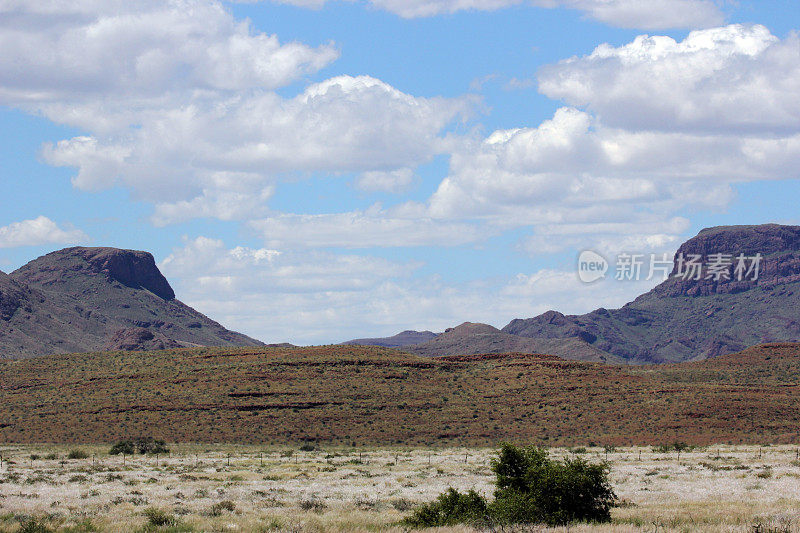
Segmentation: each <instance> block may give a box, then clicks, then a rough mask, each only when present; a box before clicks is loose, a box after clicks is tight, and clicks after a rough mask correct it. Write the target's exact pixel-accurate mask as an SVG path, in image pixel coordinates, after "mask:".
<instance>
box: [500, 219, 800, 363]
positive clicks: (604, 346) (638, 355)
mask: <svg viewBox="0 0 800 533" xmlns="http://www.w3.org/2000/svg"><path fill="white" fill-rule="evenodd" d="M716 254H725V257H727V258H730V259H731V264H729V265H725V264H724V263H725V262H723V266H724V268H723V270H724V272H725V274H724V275H723V276H721V277H719V279H715V278H716V277H717V276H716V275H715V272H714V269H713V268H711V267H710V265H712V264H713V263H714V262H718V259H719V256H717V255H716ZM740 254H741V255H743V256H745V257H746V258H750V257H755V256H756V255H757V254H760V255H761V257H762V259H761V261H760V263H758V267H759V268H758V275H757V276H755V275H754V273H752V274H751V275H749V276H747V275H745V276H741V275H737V271H736V268H737V266H738V261H737V258H738V257H739V256H740ZM693 256H696V257H697V258H698V259H697V260H696V261H695V263H699V264H700V265H703V266H702V268H701V269H700V272H699V279H694V278H696V277H697V276H696V275H694V274H695V273H694V272H693V271H691V269H689V268H688V267H687V265H688V262H689V261H688V259H689V258H692V257H693ZM756 262H757V261H753V260H749V262H746V263H745V266H746V267H747V268H749V267H750V266H752V265H753V263H756ZM718 263H719V262H718ZM687 271H688V272H690V273H692V274H693V275H692V276H690V279H684V278H685V276H682V274H683V273H685V272H687ZM738 274H747V272H746V271H744V270H743V271H742V272H739V273H738ZM740 278H741V279H740ZM502 331H503V332H504V333H507V334H511V335H515V336H520V337H525V338H532V339H540V340H541V339H551V340H554V339H555V340H559V339H560V340H567V339H576V338H577V339H582V340H584V341H585V342H587V343H588V344H589V345H591V346H592V347H593V348H595V349H597V350H599V351H602V352H605V353H608V354H611V355H614V356H618V357H620V358H622V359H624V360H626V361H628V362H630V363H668V362H678V361H691V360H702V359H706V358H709V357H716V356H719V355H723V354H727V353H733V352H737V351H739V350H742V349H743V348H745V347H747V346H753V345H756V344H761V343H765V342H778V341H798V340H800V226H782V225H777V224H767V225H760V226H721V227H715V228H708V229H704V230H703V231H701V232H700V233H699V234H698V235H697V236H696V237H694V238H692V239H690V240H689V241H687V242H685V243H684V244H683V245H681V247H680V248H679V249H678V251H677V253H676V254H675V261H674V267H673V269H672V272H671V275H670V278H669V279H668V280H667V281H665V282H664V283H662V284H660V285H658V286H657V287H655V288H654V289H653V290H651V291H649V292H648V293H646V294H643V295H641V296H639V297H638V298H636V299H635V300H634V301H633V302H630V303H628V304H627V305H625V306H623V307H622V308H620V309H611V310H609V309H603V308H601V309H597V310H595V311H592V312H591V313H587V314H585V315H563V314H561V313H558V312H555V311H548V312H547V313H544V314H542V315H539V316H537V317H533V318H528V319H517V320H512V321H511V322H510V323H509V324H508V325H506V326H505V327H504V328H503V329H502ZM567 352H568V350H567V348H566V347H565V348H555V349H553V350H550V351H549V352H548V353H552V354H554V355H563V356H565V357H566V356H568V355H569V354H568V353H567Z"/></svg>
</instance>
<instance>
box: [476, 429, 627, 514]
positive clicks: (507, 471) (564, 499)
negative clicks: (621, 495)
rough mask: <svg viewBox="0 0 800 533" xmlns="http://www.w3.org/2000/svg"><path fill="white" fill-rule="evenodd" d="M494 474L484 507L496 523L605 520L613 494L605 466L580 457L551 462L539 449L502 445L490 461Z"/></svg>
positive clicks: (612, 500)
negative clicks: (492, 495)
mask: <svg viewBox="0 0 800 533" xmlns="http://www.w3.org/2000/svg"><path fill="white" fill-rule="evenodd" d="M492 470H494V472H495V475H496V476H497V490H496V491H495V501H494V502H492V505H491V508H490V511H491V513H490V514H491V515H492V516H493V518H494V519H495V520H497V521H498V522H502V523H540V522H544V523H546V524H548V525H550V526H555V525H563V524H569V523H571V522H608V521H609V520H611V508H612V507H613V506H614V503H615V501H616V495H615V494H614V491H613V490H612V488H611V485H610V483H609V481H608V467H607V466H606V465H604V464H590V463H589V462H588V461H586V460H585V459H583V458H580V457H577V458H567V459H564V460H563V461H553V460H551V459H549V458H548V456H547V451H546V450H544V449H542V448H536V447H527V448H518V447H516V446H513V445H511V444H503V445H502V447H501V450H500V455H499V458H498V459H496V460H495V461H494V462H493V463H492Z"/></svg>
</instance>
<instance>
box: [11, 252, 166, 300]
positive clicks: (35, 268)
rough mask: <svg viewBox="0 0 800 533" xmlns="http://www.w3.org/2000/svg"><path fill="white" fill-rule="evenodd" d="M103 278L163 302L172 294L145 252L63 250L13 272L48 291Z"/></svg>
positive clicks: (164, 279) (19, 278)
mask: <svg viewBox="0 0 800 533" xmlns="http://www.w3.org/2000/svg"><path fill="white" fill-rule="evenodd" d="M86 275H90V276H105V277H106V278H107V279H108V281H111V282H114V281H116V282H118V283H120V284H122V285H125V286H126V287H130V288H133V289H145V290H147V291H150V292H151V293H153V294H155V295H156V296H158V297H159V298H162V299H163V300H173V299H175V292H174V291H173V290H172V287H170V285H169V282H168V281H167V279H166V278H165V277H164V275H163V274H162V273H161V271H160V270H159V269H158V267H157V266H156V262H155V259H153V256H152V254H150V253H148V252H141V251H136V250H121V249H118V248H84V247H74V248H65V249H63V250H59V251H57V252H52V253H49V254H47V255H45V256H42V257H40V258H38V259H36V260H34V261H31V262H30V263H28V264H27V265H25V266H24V267H22V268H20V269H19V270H17V271H15V272H14V273H13V274H12V276H13V277H14V279H16V280H17V281H20V282H22V283H26V284H28V285H31V286H38V287H41V288H42V289H45V290H47V289H48V288H51V289H55V288H56V287H55V286H56V285H59V284H69V282H70V281H71V280H72V279H74V278H76V277H85V276H86Z"/></svg>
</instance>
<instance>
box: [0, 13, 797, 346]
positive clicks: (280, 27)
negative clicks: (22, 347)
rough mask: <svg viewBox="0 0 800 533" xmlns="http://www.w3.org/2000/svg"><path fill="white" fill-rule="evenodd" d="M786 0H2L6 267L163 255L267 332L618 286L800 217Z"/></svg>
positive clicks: (793, 46)
mask: <svg viewBox="0 0 800 533" xmlns="http://www.w3.org/2000/svg"><path fill="white" fill-rule="evenodd" d="M798 30H800V5H799V4H798V3H797V1H796V0H758V1H756V0H737V1H714V0H647V1H645V0H271V1H270V0H262V1H256V0H254V1H249V2H217V1H211V0H174V1H157V0H140V1H137V2H127V1H122V0H71V1H60V0H38V1H36V2H30V1H28V0H0V139H1V140H2V142H0V270H2V271H4V272H11V271H13V270H14V269H16V268H18V267H20V266H22V265H23V264H25V263H27V262H28V261H30V260H32V259H34V258H36V257H38V256H40V255H43V254H45V253H48V252H50V251H53V250H56V249H60V248H63V247H66V246H74V245H81V246H114V247H120V248H130V249H139V250H147V251H150V252H151V253H153V255H154V256H155V258H156V261H157V263H158V265H159V267H160V268H161V270H162V271H163V273H164V274H165V275H166V276H167V278H168V279H169V280H170V282H171V284H172V285H173V287H174V289H175V292H176V294H177V296H178V298H179V299H181V300H182V301H184V302H186V303H187V304H189V305H191V306H193V307H195V308H196V309H198V310H200V311H201V312H203V313H205V314H207V315H209V316H210V317H212V318H214V319H215V320H218V321H219V322H221V323H222V324H223V325H225V326H226V327H229V328H231V329H235V330H238V331H241V332H243V333H246V334H248V335H251V336H253V337H256V338H258V339H260V340H262V341H265V342H284V341H288V342H293V343H297V344H326V343H334V342H341V341H344V340H347V339H350V338H356V337H365V336H384V335H392V334H394V333H397V332H399V331H402V330H405V329H417V330H423V329H427V330H433V331H442V330H443V329H445V328H447V327H452V326H455V325H458V324H460V323H461V322H464V321H473V322H486V323H489V324H492V325H495V326H497V327H502V326H503V325H505V324H506V323H508V322H509V321H510V320H511V319H513V318H526V317H531V316H535V315H538V314H540V313H542V312H544V311H546V310H549V309H556V310H559V311H562V312H565V313H583V312H588V311H590V310H592V309H595V308H598V307H606V308H613V307H619V306H621V305H623V304H624V303H626V302H627V301H630V300H631V299H633V298H634V297H635V296H636V295H638V294H640V293H641V292H644V291H646V290H648V289H649V288H651V287H652V286H654V285H655V284H656V283H657V282H658V281H659V280H658V279H650V280H647V279H644V276H643V277H642V279H639V280H638V281H637V280H623V281H617V280H615V279H613V278H614V276H613V268H614V267H613V265H612V267H611V268H612V272H611V273H610V274H609V275H607V276H606V277H605V278H604V279H601V280H599V281H596V282H594V283H591V284H587V283H582V282H581V281H580V279H579V278H578V275H577V258H578V255H579V254H580V253H581V252H582V251H585V250H592V251H595V252H597V253H599V254H601V255H602V256H603V257H606V258H608V259H609V262H610V263H612V264H613V262H614V258H615V257H618V256H619V255H620V254H626V253H627V254H641V255H643V256H645V257H649V256H650V254H658V255H661V254H664V253H667V254H672V253H674V252H675V250H676V249H677V247H678V246H679V245H680V243H681V242H683V241H685V240H686V239H688V238H690V237H692V236H693V235H696V234H697V232H698V231H700V230H701V229H702V228H705V227H709V226H718V225H728V224H762V223H769V222H776V223H785V224H798V223H800V220H799V219H800V214H798V211H797V207H796V206H797V198H798V197H800V181H798V177H800V170H798V169H800V98H798V97H797V96H798V95H799V94H800V34H798Z"/></svg>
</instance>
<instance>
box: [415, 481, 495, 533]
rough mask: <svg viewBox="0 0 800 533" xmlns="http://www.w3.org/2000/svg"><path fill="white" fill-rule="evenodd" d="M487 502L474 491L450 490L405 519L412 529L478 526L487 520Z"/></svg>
mask: <svg viewBox="0 0 800 533" xmlns="http://www.w3.org/2000/svg"><path fill="white" fill-rule="evenodd" d="M487 509H488V506H487V504H486V500H485V499H484V498H483V497H482V496H481V495H480V494H478V493H477V492H475V491H474V490H471V491H469V492H468V493H466V494H461V493H460V492H458V491H457V490H455V489H453V488H450V489H447V492H445V493H443V494H440V495H439V497H438V498H437V499H436V500H435V501H433V502H431V503H426V504H424V505H422V506H421V507H418V508H417V509H416V510H415V511H414V512H413V513H412V515H411V516H409V517H408V518H406V519H405V521H404V522H405V524H406V525H408V526H410V527H419V528H422V527H443V526H454V525H456V524H476V523H478V522H481V521H483V520H484V519H485V518H486V512H487Z"/></svg>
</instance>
